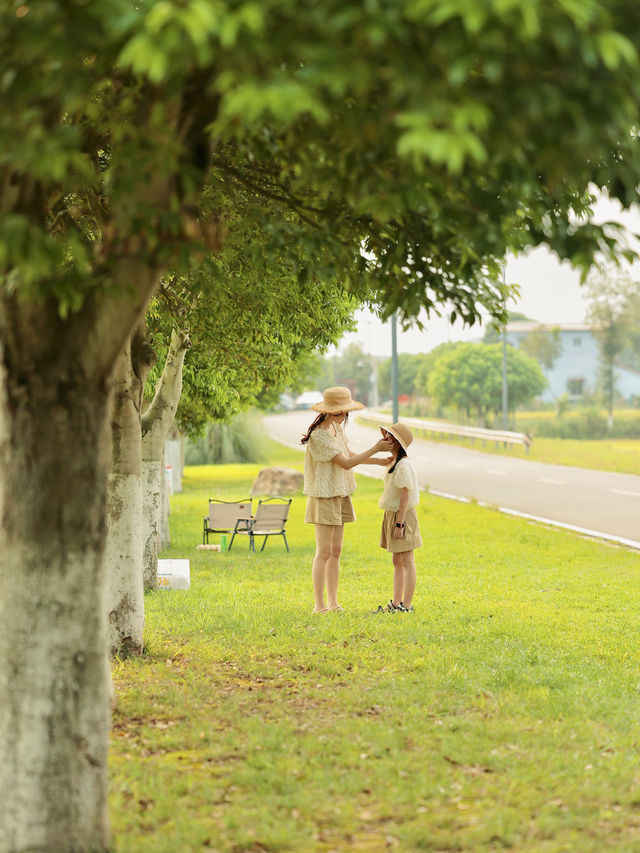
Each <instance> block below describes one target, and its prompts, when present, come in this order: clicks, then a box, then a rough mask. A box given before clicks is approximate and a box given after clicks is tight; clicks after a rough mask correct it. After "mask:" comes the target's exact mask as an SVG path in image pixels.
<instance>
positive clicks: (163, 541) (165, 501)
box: [158, 443, 173, 549]
mask: <svg viewBox="0 0 640 853" xmlns="http://www.w3.org/2000/svg"><path fill="white" fill-rule="evenodd" d="M165 448H166V443H165ZM162 468H163V470H164V472H165V483H164V489H162V491H161V502H160V531H159V536H160V540H159V545H158V547H159V548H161V549H162V548H169V547H170V545H171V530H170V528H169V511H170V505H169V482H168V477H167V476H166V472H167V453H166V450H165V453H164V454H163V457H162ZM172 477H173V474H172Z"/></svg>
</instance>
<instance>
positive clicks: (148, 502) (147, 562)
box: [142, 329, 190, 589]
mask: <svg viewBox="0 0 640 853" xmlns="http://www.w3.org/2000/svg"><path fill="white" fill-rule="evenodd" d="M189 346H190V341H189V335H188V332H186V331H177V330H175V329H174V331H173V332H172V334H171V344H170V346H169V352H168V353H167V360H166V362H165V366H164V370H163V371H162V377H161V378H160V381H159V383H158V387H157V388H156V393H155V395H154V398H153V401H152V403H151V405H150V406H149V408H148V409H147V411H146V412H145V413H144V414H143V416H142V517H143V525H144V586H145V589H155V587H156V583H157V577H158V551H159V548H160V530H161V526H162V521H161V518H162V515H161V511H162V492H163V490H164V489H166V482H165V467H164V445H165V441H166V439H167V435H168V433H169V429H170V427H171V423H172V422H173V418H174V415H175V413H176V409H177V408H178V403H179V402H180V394H181V393H182V365H183V364H184V357H185V353H186V351H187V349H188V348H189Z"/></svg>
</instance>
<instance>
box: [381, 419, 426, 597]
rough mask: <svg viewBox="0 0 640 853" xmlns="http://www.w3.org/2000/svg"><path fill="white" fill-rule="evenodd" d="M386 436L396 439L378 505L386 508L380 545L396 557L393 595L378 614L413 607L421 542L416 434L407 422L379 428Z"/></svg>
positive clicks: (394, 561) (393, 440)
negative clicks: (410, 453) (413, 451)
mask: <svg viewBox="0 0 640 853" xmlns="http://www.w3.org/2000/svg"><path fill="white" fill-rule="evenodd" d="M380 432H381V433H382V437H383V438H387V439H391V441H392V442H393V449H392V451H391V452H392V453H393V460H392V464H391V465H390V467H389V470H388V471H387V473H386V474H385V475H384V491H383V493H382V497H381V498H380V500H379V502H378V505H379V506H380V508H381V509H383V510H384V517H383V519H382V533H381V534H380V547H381V548H386V549H387V551H389V552H390V553H391V555H392V560H393V598H392V599H391V601H390V602H389V604H387V605H386V606H383V605H380V607H378V611H377V612H378V613H387V612H389V613H396V612H398V613H408V612H409V611H410V610H413V594H414V592H415V589H416V561H415V557H414V549H415V548H420V547H421V545H422V537H421V536H420V528H419V527H418V514H417V513H416V506H417V505H418V501H419V500H420V490H419V486H418V476H417V474H416V471H415V468H414V467H413V465H412V464H411V462H410V461H409V458H408V457H407V449H408V448H409V445H410V444H411V442H412V441H413V434H412V432H411V430H410V429H409V427H408V426H407V425H406V424H392V425H391V426H388V427H380Z"/></svg>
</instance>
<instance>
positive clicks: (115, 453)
mask: <svg viewBox="0 0 640 853" xmlns="http://www.w3.org/2000/svg"><path fill="white" fill-rule="evenodd" d="M154 359H155V354H154V353H153V349H152V348H151V346H150V345H149V344H148V342H147V340H146V335H145V333H144V327H142V328H140V329H139V330H138V331H137V332H136V333H135V334H134V336H133V339H132V342H131V343H128V344H127V346H126V348H125V350H124V351H123V352H122V354H121V355H120V357H119V358H118V361H117V363H116V370H115V374H114V397H113V405H112V411H111V446H112V461H111V471H110V473H109V481H108V500H107V539H106V553H105V561H106V565H107V578H108V586H107V614H108V620H107V621H108V626H109V642H110V647H111V652H112V654H116V653H117V654H125V655H127V654H141V652H142V649H143V629H144V591H143V563H142V553H143V549H142V468H141V455H142V432H141V420H140V418H141V408H142V394H143V389H144V383H145V380H146V377H147V375H148V373H149V369H150V368H151V366H152V364H153V361H154Z"/></svg>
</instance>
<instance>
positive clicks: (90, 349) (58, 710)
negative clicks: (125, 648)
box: [0, 256, 159, 853]
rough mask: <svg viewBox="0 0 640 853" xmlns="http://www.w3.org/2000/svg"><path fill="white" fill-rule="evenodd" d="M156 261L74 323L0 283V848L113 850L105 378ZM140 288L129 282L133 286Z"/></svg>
mask: <svg viewBox="0 0 640 853" xmlns="http://www.w3.org/2000/svg"><path fill="white" fill-rule="evenodd" d="M158 279H159V271H157V270H153V269H150V268H149V266H148V264H147V262H146V261H139V260H137V259H135V258H132V257H129V256H124V257H123V258H121V259H117V260H115V261H114V263H113V264H112V265H111V267H110V279H109V282H108V286H109V287H112V288H117V289H118V290H119V292H120V293H122V294H125V293H126V294H127V295H126V296H124V295H123V296H122V298H120V299H117V298H115V297H113V296H109V295H108V292H107V286H106V285H105V288H104V289H103V288H96V290H95V291H94V292H93V293H90V294H87V297H86V300H85V302H84V304H83V306H82V307H81V308H80V310H78V311H77V312H75V313H70V314H68V315H67V316H66V317H65V318H62V317H61V316H60V312H59V308H58V304H57V302H56V301H55V300H47V299H38V300H37V301H34V302H30V301H29V300H27V299H26V298H25V299H18V298H16V297H14V296H11V295H10V294H7V292H6V291H5V292H0V744H1V745H2V754H1V756H0V803H1V808H2V820H0V851H2V853H5V851H10V853H100V851H106V850H108V847H109V820H108V812H107V749H108V739H109V723H110V703H109V687H110V676H109V658H108V642H107V619H106V613H107V609H106V607H107V599H106V574H105V565H104V547H105V532H106V496H107V474H108V471H109V467H110V458H109V457H110V441H109V432H108V425H109V411H110V378H111V374H112V372H113V369H114V365H115V363H116V360H117V358H118V355H119V353H120V352H121V350H122V348H123V347H124V345H125V343H126V341H127V340H128V339H129V337H130V335H131V333H132V330H133V328H135V326H136V324H137V323H138V322H139V321H140V319H141V317H142V315H143V313H144V309H145V306H146V304H147V301H148V299H149V297H150V296H151V294H152V292H153V290H154V288H155V287H156V286H157V283H158ZM132 282H133V284H132Z"/></svg>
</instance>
